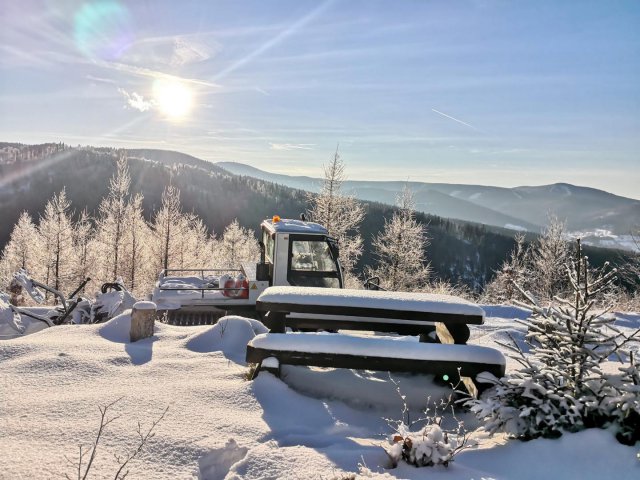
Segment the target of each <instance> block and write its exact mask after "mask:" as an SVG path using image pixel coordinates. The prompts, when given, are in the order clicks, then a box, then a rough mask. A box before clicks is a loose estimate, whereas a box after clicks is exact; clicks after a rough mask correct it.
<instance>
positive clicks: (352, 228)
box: [308, 150, 364, 288]
mask: <svg viewBox="0 0 640 480" xmlns="http://www.w3.org/2000/svg"><path fill="white" fill-rule="evenodd" d="M344 170H345V165H344V162H343V160H342V158H341V157H340V154H339V153H338V150H336V152H335V154H334V156H333V159H332V160H331V162H329V164H328V165H326V166H325V167H324V180H323V183H322V190H321V191H320V193H319V194H317V195H316V194H309V197H308V201H309V203H310V205H311V208H310V209H309V212H308V213H309V216H310V218H311V220H313V221H314V222H317V223H319V224H321V225H323V226H324V227H325V228H326V229H327V230H328V231H329V234H330V235H331V236H332V237H334V238H336V239H337V240H338V244H339V245H340V264H341V265H342V269H343V273H344V276H345V284H346V286H347V287H352V288H356V287H358V286H359V285H360V283H361V282H360V281H359V280H358V278H357V277H356V275H355V273H354V268H355V265H356V263H357V261H358V259H359V258H360V256H361V255H362V237H361V236H360V234H359V233H358V228H359V226H360V223H361V222H362V219H363V218H364V208H363V207H362V205H361V204H360V203H359V202H358V201H357V200H356V199H355V198H354V197H351V196H348V195H345V194H344V193H343V191H342V184H343V182H344V181H345V178H346V176H345V172H344Z"/></svg>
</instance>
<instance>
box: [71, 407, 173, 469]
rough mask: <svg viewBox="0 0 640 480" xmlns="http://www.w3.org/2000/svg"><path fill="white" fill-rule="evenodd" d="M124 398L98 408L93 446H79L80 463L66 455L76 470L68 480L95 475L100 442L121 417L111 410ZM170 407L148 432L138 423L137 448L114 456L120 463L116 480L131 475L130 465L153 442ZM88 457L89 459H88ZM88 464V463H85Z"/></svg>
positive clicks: (152, 423)
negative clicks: (113, 414)
mask: <svg viewBox="0 0 640 480" xmlns="http://www.w3.org/2000/svg"><path fill="white" fill-rule="evenodd" d="M120 400H122V398H119V399H117V400H115V401H113V402H111V403H109V404H107V405H101V406H99V407H98V410H99V411H100V425H99V426H98V431H97V432H96V437H95V439H94V441H93V443H92V445H91V446H90V447H89V448H88V449H85V447H84V445H80V446H79V453H78V461H77V462H73V461H72V460H71V459H69V458H68V457H67V456H66V455H65V459H66V460H67V463H68V464H69V465H72V466H73V468H74V473H73V475H69V474H68V473H67V474H65V478H66V479H67V480H72V479H76V480H86V479H87V478H89V474H90V473H93V471H92V468H93V466H94V461H95V459H96V458H97V455H98V447H99V446H100V440H102V437H103V435H104V433H105V430H106V428H107V427H108V426H109V425H110V424H111V423H113V422H114V421H116V420H118V419H119V418H120V415H117V416H109V412H110V409H111V408H113V406H114V405H115V404H116V403H118V402H119V401H120ZM168 410H169V407H167V408H165V409H164V411H163V412H162V414H161V415H160V416H159V417H158V418H157V419H156V420H154V421H152V422H151V426H150V427H149V429H147V430H146V431H145V430H143V429H142V425H141V423H140V422H138V428H137V434H138V441H137V442H136V446H135V448H134V449H133V450H132V451H130V452H128V453H127V454H125V455H123V456H120V455H118V454H115V453H114V454H113V456H114V458H115V460H116V461H117V462H118V470H117V471H116V473H115V476H114V477H113V478H114V480H124V479H125V478H126V477H127V476H128V475H129V465H130V463H131V462H132V461H133V460H134V459H135V458H136V457H137V456H138V455H139V454H140V453H142V451H143V450H144V448H145V447H146V445H147V443H148V442H149V440H151V439H152V438H153V437H154V436H155V432H154V430H155V428H156V427H157V426H158V424H159V423H160V422H161V421H162V420H163V419H164V417H165V416H166V414H167V411H168ZM87 456H88V458H87ZM85 462H86V463H85Z"/></svg>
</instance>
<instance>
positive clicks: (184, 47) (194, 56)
mask: <svg viewBox="0 0 640 480" xmlns="http://www.w3.org/2000/svg"><path fill="white" fill-rule="evenodd" d="M209 58H211V54H210V53H209V49H208V48H207V47H206V46H205V45H202V44H199V43H196V42H191V41H187V40H186V39H184V38H182V37H178V38H176V39H174V42H173V54H172V56H171V61H170V62H169V63H170V65H171V66H173V67H181V66H184V65H187V64H189V63H196V62H203V61H205V60H208V59H209Z"/></svg>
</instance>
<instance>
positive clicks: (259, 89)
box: [253, 87, 271, 97]
mask: <svg viewBox="0 0 640 480" xmlns="http://www.w3.org/2000/svg"><path fill="white" fill-rule="evenodd" d="M253 89H254V90H255V91H256V92H258V93H261V94H262V95H266V96H267V97H268V96H270V95H271V94H270V93H269V92H267V91H266V90H264V89H262V88H260V87H253Z"/></svg>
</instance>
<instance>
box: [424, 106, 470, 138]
mask: <svg viewBox="0 0 640 480" xmlns="http://www.w3.org/2000/svg"><path fill="white" fill-rule="evenodd" d="M431 111H432V112H435V113H437V114H438V115H442V116H443V117H446V118H448V119H450V120H453V121H454V122H458V123H460V124H462V125H466V126H467V127H469V128H472V129H474V130H475V131H476V132H482V130H480V129H479V128H478V127H474V126H473V125H471V124H470V123H467V122H463V121H462V120H460V119H458V118H455V117H452V116H451V115H447V114H446V113H444V112H441V111H440V110H436V109H435V108H432V109H431Z"/></svg>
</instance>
